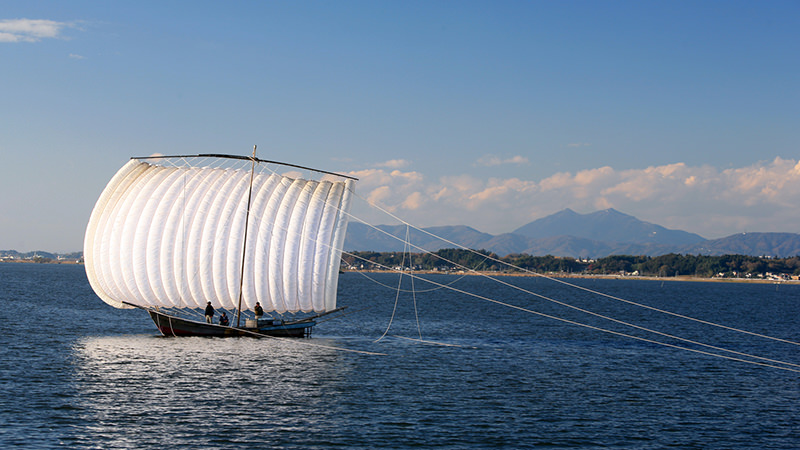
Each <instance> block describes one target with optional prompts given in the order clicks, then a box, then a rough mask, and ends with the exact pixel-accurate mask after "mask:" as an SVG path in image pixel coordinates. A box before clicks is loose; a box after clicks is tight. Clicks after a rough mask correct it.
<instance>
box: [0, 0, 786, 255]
mask: <svg viewBox="0 0 800 450" xmlns="http://www.w3.org/2000/svg"><path fill="white" fill-rule="evenodd" d="M799 18H800V3H797V2H790V1H786V2H782V1H769V2H737V1H706V2H703V1H700V2H698V1H691V2H682V1H669V2H667V1H636V2H625V1H607V2H603V1H588V2H583V1H563V2H550V1H548V2H544V1H541V2H540V1H530V2H517V1H508V2H490V1H486V2H476V1H441V2H434V1H424V2H413V1H404V2H375V1H330V2H260V1H259V2H202V1H192V2H188V1H187V2H150V1H137V2H101V1H70V2H61V1H52V2H41V1H35V0H33V1H30V0H28V1H13V0H12V1H7V2H4V4H3V8H2V10H1V11H0V66H2V70H0V83H2V89H0V102H2V105H3V106H4V107H3V108H0V155H1V156H2V162H3V164H2V168H0V189H2V193H3V194H2V197H0V211H2V213H1V214H0V249H17V250H20V251H29V250H37V249H41V250H50V251H61V252H66V251H75V250H80V249H81V248H82V245H83V244H82V243H83V233H84V230H85V226H86V222H87V221H88V217H89V214H90V213H91V208H92V206H93V205H94V202H95V200H96V199H97V197H98V195H99V194H100V191H101V190H102V189H103V187H104V186H105V184H106V183H107V182H108V180H109V179H110V178H111V176H112V175H113V173H114V172H115V171H116V170H117V169H118V168H119V167H120V166H122V165H123V164H124V163H125V162H126V161H127V159H128V158H129V157H130V156H140V155H147V154H151V153H162V154H187V153H208V152H215V153H232V154H242V155H246V154H249V153H250V151H251V149H252V146H253V145H254V144H257V145H258V155H259V156H260V157H262V158H266V159H273V160H280V161H287V162H293V163H296V164H301V165H308V166H312V167H318V168H321V169H326V170H333V171H339V172H348V173H353V174H355V175H357V176H359V178H361V183H360V184H359V186H358V193H359V196H360V198H361V200H363V202H362V203H358V202H357V203H356V204H355V205H354V210H353V212H354V214H356V215H358V216H359V217H361V218H363V219H365V220H367V221H369V222H371V223H374V224H380V223H391V221H390V220H389V219H388V218H387V217H385V216H380V215H378V214H377V213H375V211H374V209H370V208H369V207H368V206H367V202H368V201H371V202H374V203H376V204H378V205H380V206H381V207H383V208H386V209H387V210H390V211H392V212H393V213H395V214H397V215H398V216H400V217H402V218H403V219H405V220H407V221H409V222H411V223H412V224H415V225H419V226H433V225H456V224H465V225H469V226H472V227H474V228H477V229H479V230H480V231H485V232H489V233H493V234H499V233H503V232H510V231H512V230H514V229H516V228H517V227H519V226H522V225H524V224H525V223H527V222H530V221H531V220H534V219H537V218H540V217H544V216H546V215H548V214H552V213H554V212H557V211H559V210H561V209H564V208H567V207H569V208H572V209H574V210H576V211H578V212H582V213H587V212H592V211H595V210H598V209H603V208H608V207H613V208H616V209H618V210H620V211H622V212H625V213H628V214H631V215H634V216H636V217H638V218H640V219H642V220H646V221H649V222H653V223H658V224H660V225H664V226H666V227H668V228H679V229H683V230H686V231H691V232H695V233H699V234H701V235H703V236H704V237H707V238H716V237H722V236H726V235H729V234H733V233H737V232H742V231H786V232H798V231H800V230H799V229H798V226H797V224H798V223H800V212H799V211H800V209H799V208H797V205H798V203H799V202H798V201H799V200H800V161H798V150H800V145H798V144H800V126H798V125H800V123H799V121H798V119H800V78H798V76H797V74H798V73H800V67H799V66H800V64H799V63H798V62H799V61H800V59H799V58H798V57H797V55H798V54H800V26H799V25H800V19H799Z"/></svg>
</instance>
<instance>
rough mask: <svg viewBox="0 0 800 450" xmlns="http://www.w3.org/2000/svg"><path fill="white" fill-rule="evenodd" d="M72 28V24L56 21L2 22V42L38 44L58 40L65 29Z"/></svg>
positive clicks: (16, 20)
mask: <svg viewBox="0 0 800 450" xmlns="http://www.w3.org/2000/svg"><path fill="white" fill-rule="evenodd" d="M72 26H74V24H72V23H69V22H56V21H54V20H41V19H39V20H34V19H10V20H0V42H38V41H40V40H42V39H52V38H58V37H60V35H61V31H62V30H63V29H64V28H68V27H72Z"/></svg>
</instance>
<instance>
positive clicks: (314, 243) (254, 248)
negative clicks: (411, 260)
mask: <svg viewBox="0 0 800 450" xmlns="http://www.w3.org/2000/svg"><path fill="white" fill-rule="evenodd" d="M250 176H251V174H250V171H249V170H245V169H242V168H238V169H237V168H230V167H226V168H220V167H194V166H187V165H175V166H169V165H156V164H151V163H149V162H146V161H140V160H131V161H130V162H129V163H128V164H126V165H125V166H124V167H123V168H121V169H120V171H119V172H118V173H117V174H116V175H115V176H114V177H113V178H112V180H111V181H110V182H109V184H108V185H107V186H106V189H105V190H104V191H103V193H102V194H101V195H100V198H99V199H98V201H97V204H96V205H95V208H94V210H93V211H92V215H91V217H90V220H89V224H88V225H87V229H86V238H85V242H84V255H85V262H86V273H87V277H88V278H89V281H90V284H91V285H92V288H93V289H94V290H95V292H96V293H97V294H98V296H99V297H100V298H101V299H103V300H104V301H105V302H106V303H109V304H110V305H112V306H115V307H125V306H126V305H125V304H123V303H122V302H126V303H130V304H134V305H138V306H144V307H148V306H156V307H192V308H202V307H204V306H205V303H206V301H211V302H212V304H213V305H214V306H215V307H222V308H227V309H235V308H237V306H238V302H239V287H240V284H241V285H242V289H243V291H242V308H247V309H249V308H252V307H253V306H254V305H255V303H256V302H260V303H261V304H262V306H263V307H264V310H265V311H275V312H279V313H283V312H295V311H317V312H323V311H325V310H327V309H331V308H335V304H336V300H335V294H336V292H335V288H334V289H333V290H332V289H330V283H331V282H332V281H333V282H334V283H335V279H336V277H335V276H332V274H337V273H338V266H339V260H338V258H339V257H340V251H341V249H339V250H338V252H337V251H335V250H334V251H331V248H332V246H333V242H332V240H333V239H336V238H338V236H340V233H337V229H338V228H339V227H342V226H344V225H345V223H346V222H343V221H342V217H344V215H343V214H340V208H341V207H342V206H344V205H345V204H346V203H345V202H343V201H342V200H343V197H344V196H346V193H347V189H345V188H344V186H345V182H344V181H324V182H320V181H315V180H306V179H300V178H293V177H288V176H282V175H278V174H275V173H269V172H264V173H256V174H254V176H253V183H252V196H251V203H250V217H249V219H247V216H248V214H247V197H248V193H249V191H250V189H251V188H250ZM245 227H247V229H248V236H247V240H246V243H245V239H244V231H245ZM245 244H246V245H245ZM340 246H341V242H340V243H339V247H340ZM334 253H335V258H336V259H335V260H334V257H333V254H334ZM243 260H244V264H245V266H244V282H243V283H241V277H242V261H243Z"/></svg>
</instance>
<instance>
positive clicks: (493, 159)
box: [474, 154, 529, 167]
mask: <svg viewBox="0 0 800 450" xmlns="http://www.w3.org/2000/svg"><path fill="white" fill-rule="evenodd" d="M528 162H529V161H528V158H526V157H524V156H520V155H516V156H512V157H511V158H505V159H503V158H500V157H499V156H496V155H492V154H489V155H483V156H481V157H480V158H478V160H477V161H475V164H474V166H476V167H491V166H501V165H504V164H528Z"/></svg>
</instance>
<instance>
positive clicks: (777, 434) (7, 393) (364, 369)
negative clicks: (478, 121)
mask: <svg viewBox="0 0 800 450" xmlns="http://www.w3.org/2000/svg"><path fill="white" fill-rule="evenodd" d="M369 276H370V278H367V277H365V276H363V275H362V274H358V273H345V274H342V275H341V277H340V282H339V303H340V304H342V305H347V306H348V309H347V313H348V314H347V315H345V316H344V317H339V318H337V319H334V320H329V321H326V322H324V323H320V324H319V325H318V326H317V327H316V328H315V330H314V334H313V337H312V338H310V339H302V340H276V339H251V338H229V339H220V338H213V339H212V338H164V337H160V336H159V335H158V334H157V331H156V329H155V326H154V325H153V324H152V322H151V321H150V319H149V317H148V316H147V314H146V313H145V312H143V311H139V310H117V309H114V308H112V307H110V306H107V305H106V304H105V303H103V302H102V301H101V300H99V299H98V298H97V297H96V296H95V295H94V293H93V292H92V290H91V288H90V287H89V284H88V282H87V280H86V276H85V274H84V270H83V267H82V266H78V265H35V264H10V263H6V264H0V305H1V306H2V308H0V323H2V333H0V344H1V345H0V348H2V352H3V354H2V358H0V448H4V449H7V448H25V449H52V448H78V449H147V448H171V449H237V450H240V449H265V448H290V449H332V448H342V449H373V448H392V449H407V448H449V449H467V448H487V449H488V448H492V449H494V448H506V449H527V448H537V449H538V448H579V449H600V448H603V449H608V448H611V449H665V448H679V449H797V448H800V373H798V372H792V371H788V370H782V369H778V368H772V367H766V366H761V365H755V364H751V363H746V362H741V361H736V360H733V359H723V358H719V357H715V356H712V355H708V354H704V353H699V352H698V351H703V352H708V353H722V352H721V351H719V350H714V349H710V348H708V347H702V346H700V345H699V344H698V343H700V342H701V343H705V344H711V345H714V346H717V347H721V348H725V349H731V350H735V351H737V352H740V353H745V354H750V355H757V356H761V357H764V358H769V359H772V360H775V361H783V362H789V363H791V364H800V347H798V346H797V345H793V344H788V343H783V342H776V341H772V340H767V339H764V338H761V337H757V336H753V335H746V334H742V333H738V332H733V331H730V330H726V329H723V328H718V327H712V326H709V325H706V324H702V323H698V322H693V321H688V320H685V319H681V318H677V317H675V316H670V315H664V314H660V313H657V312H654V311H651V310H647V309H643V308H640V307H636V306H633V305H629V304H625V303H621V302H619V301H616V300H611V299H608V298H606V297H600V296H597V295H595V294H592V293H591V292H587V291H585V290H577V289H575V288H571V287H569V286H564V285H561V284H558V283H554V282H552V281H549V280H546V279H540V278H524V277H507V278H503V280H504V281H507V282H510V283H514V284H515V285H519V286H521V287H523V288H524V289H526V290H528V291H531V292H535V293H536V294H538V295H542V296H545V297H547V298H550V299H556V300H559V301H563V302H567V303H570V304H572V305H575V306H579V307H581V308H585V309H588V310H592V311H596V312H598V313H600V314H604V315H607V316H610V317H614V318H615V319H618V320H621V321H626V322H631V323H634V324H636V325H638V326H641V327H646V328H652V329H657V330H658V331H661V332H663V333H668V334H671V335H676V336H680V337H683V338H686V339H690V340H692V341H695V342H693V343H688V342H685V341H679V340H675V339H673V338H670V337H666V336H663V335H657V334H653V333H649V332H646V331H644V330H641V329H635V328H631V327H628V326H625V325H623V324H620V323H615V322H612V321H609V320H606V319H602V318H599V317H595V316H591V315H587V314H586V313H583V312H580V311H576V310H573V309H569V308H565V307H564V306H561V305H557V304H555V303H552V302H550V301H548V300H545V299H543V298H540V297H537V296H535V295H531V294H528V293H523V292H520V291H518V290H514V289H511V288H508V287H506V286H503V285H499V284H496V283H493V282H491V281H489V280H486V279H482V278H479V277H475V276H468V277H458V276H455V275H439V276H431V278H432V279H434V280H435V281H436V282H437V283H439V284H449V285H451V287H453V288H455V289H458V290H460V291H464V292H472V293H476V294H477V295H480V296H481V297H482V298H476V297H471V296H468V295H466V294H464V293H462V292H459V291H453V290H444V289H435V288H434V286H432V285H429V284H427V283H424V282H422V281H420V280H417V281H415V282H414V288H415V290H416V291H417V292H416V293H415V294H412V293H411V292H408V291H407V290H408V289H410V287H411V283H410V282H408V279H406V282H405V283H403V285H402V286H401V287H402V289H403V290H404V291H403V292H401V294H400V295H397V291H396V290H395V289H394V288H395V287H397V285H398V276H397V275H389V274H371V275H369ZM569 281H571V282H573V283H575V284H579V285H581V286H584V287H586V288H589V289H591V290H596V291H601V292H604V293H607V294H609V295H613V296H617V297H620V298H624V299H627V300H632V301H636V302H639V303H643V304H647V305H649V306H652V307H657V308H661V309H666V310H670V311H673V312H676V313H679V314H684V315H687V316H692V317H697V318H701V319H703V320H706V321H710V322H714V323H720V324H724V325H726V326H729V327H735V328H743V329H746V330H748V331H751V332H755V333H759V334H766V335H770V336H775V337H779V338H783V339H787V340H792V341H795V342H797V341H800V320H799V318H800V286H796V285H788V284H782V285H772V284H744V283H703V282H678V281H634V280H585V279H583V280H569ZM384 285H385V286H389V287H385V286H384ZM489 299H491V300H494V301H498V302H503V303H506V304H511V305H514V306H516V307H519V308H523V309H524V310H523V309H514V308H510V307H508V306H504V305H501V304H498V303H493V302H492V301H491V300H489ZM526 310H528V311H537V312H540V313H542V314H549V315H552V316H555V317H561V318H563V319H566V320H571V321H574V322H579V323H583V324H586V325H590V326H593V327H597V328H598V329H594V328H587V327H582V326H579V325H576V324H572V323H567V322H563V321H559V320H556V319H553V318H549V317H544V316H541V315H537V314H533V313H531V312H527V311H526ZM390 322H391V326H389V325H390ZM387 328H388V330H387ZM600 329H604V330H609V331H612V332H616V333H625V334H631V335H636V336H640V337H642V338H644V339H650V340H652V341H659V342H664V343H667V344H670V345H675V346H677V347H682V348H676V347H670V346H664V345H660V344H658V343H655V342H651V341H644V340H635V339H632V338H629V337H625V336H622V335H620V334H613V333H609V332H606V331H602V330H600ZM381 336H385V337H383V339H380V340H379V338H381ZM376 341H377V342H376ZM421 341H424V342H421ZM685 348H689V349H693V350H698V351H689V350H686V349H685ZM351 350H359V351H367V352H375V353H382V354H383V355H368V354H361V353H353V352H351ZM725 354H726V355H728V356H730V357H734V358H740V359H751V358H749V357H744V356H740V355H737V354H732V353H725ZM757 361H759V362H762V363H764V364H768V365H780V366H782V367H788V368H793V369H795V370H800V367H797V366H785V365H781V364H779V363H773V362H766V360H757Z"/></svg>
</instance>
